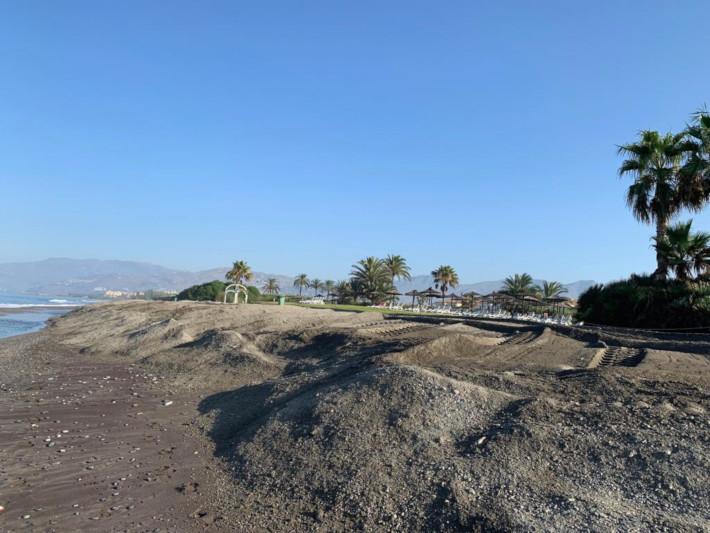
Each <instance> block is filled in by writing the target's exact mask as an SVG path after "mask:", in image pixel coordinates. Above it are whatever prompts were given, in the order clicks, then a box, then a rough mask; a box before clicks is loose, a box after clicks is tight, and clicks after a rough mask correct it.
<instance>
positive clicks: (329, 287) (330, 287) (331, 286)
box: [323, 279, 335, 300]
mask: <svg viewBox="0 0 710 533" xmlns="http://www.w3.org/2000/svg"><path fill="white" fill-rule="evenodd" d="M323 288H324V289H325V291H326V293H327V296H328V299H329V300H330V295H331V294H333V291H334V290H335V282H334V281H333V280H332V279H327V280H325V283H323Z"/></svg>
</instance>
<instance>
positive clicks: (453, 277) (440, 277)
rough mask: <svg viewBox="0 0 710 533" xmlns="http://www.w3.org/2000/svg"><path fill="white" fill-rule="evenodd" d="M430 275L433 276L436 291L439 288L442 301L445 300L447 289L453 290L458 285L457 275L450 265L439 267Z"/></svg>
mask: <svg viewBox="0 0 710 533" xmlns="http://www.w3.org/2000/svg"><path fill="white" fill-rule="evenodd" d="M431 275H432V276H434V283H435V284H436V285H435V287H436V288H437V289H438V288H441V296H442V300H443V299H444V298H446V289H447V288H449V287H451V289H452V290H453V289H455V288H456V286H457V285H458V284H459V275H458V274H457V273H456V270H454V267H452V266H451V265H441V266H440V267H439V268H437V269H436V270H433V271H432V273H431Z"/></svg>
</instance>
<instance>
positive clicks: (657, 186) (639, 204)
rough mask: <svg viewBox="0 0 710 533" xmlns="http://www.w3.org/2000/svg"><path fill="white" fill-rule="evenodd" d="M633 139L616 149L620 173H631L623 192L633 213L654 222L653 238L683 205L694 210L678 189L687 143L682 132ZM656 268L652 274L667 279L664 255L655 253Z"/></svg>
mask: <svg viewBox="0 0 710 533" xmlns="http://www.w3.org/2000/svg"><path fill="white" fill-rule="evenodd" d="M639 135H640V140H639V141H638V142H636V143H630V144H625V145H622V146H619V148H618V153H619V154H620V155H623V156H625V157H626V158H627V159H625V160H624V161H623V162H622V164H621V167H620V168H619V176H620V177H623V176H625V175H627V174H628V175H630V176H632V178H633V180H634V182H633V183H632V184H631V185H630V186H629V188H628V190H627V192H626V204H627V205H628V206H629V208H630V209H631V212H632V213H633V215H634V217H635V218H636V219H637V220H639V221H640V222H643V223H645V224H651V223H655V224H656V236H655V238H656V240H657V241H661V240H663V238H664V237H665V235H666V231H667V230H668V225H669V223H670V220H671V219H672V218H673V217H674V216H675V215H676V214H677V213H678V212H679V211H680V210H681V209H682V208H683V207H687V208H689V209H695V210H697V209H698V207H697V204H696V205H693V204H692V203H691V202H689V201H688V198H683V195H682V194H681V193H680V190H681V188H682V187H681V183H680V182H681V179H682V178H683V176H682V175H681V168H682V166H683V161H684V157H685V156H686V154H687V152H688V149H689V145H688V143H687V142H685V141H686V134H685V132H683V133H679V134H672V133H668V134H666V135H665V136H662V135H660V134H659V133H658V132H657V131H648V130H646V131H642V132H641V133H640V134H639ZM656 263H657V269H656V272H655V273H654V277H655V278H657V279H659V280H664V279H666V273H667V272H668V265H667V264H666V263H665V257H664V256H663V255H662V254H660V253H658V252H657V253H656Z"/></svg>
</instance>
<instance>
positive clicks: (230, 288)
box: [224, 283, 249, 304]
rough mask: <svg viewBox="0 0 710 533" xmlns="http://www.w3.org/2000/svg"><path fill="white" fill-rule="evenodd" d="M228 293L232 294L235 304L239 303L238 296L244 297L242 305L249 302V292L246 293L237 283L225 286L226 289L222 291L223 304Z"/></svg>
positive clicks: (245, 289) (242, 286)
mask: <svg viewBox="0 0 710 533" xmlns="http://www.w3.org/2000/svg"><path fill="white" fill-rule="evenodd" d="M229 293H232V294H234V303H235V304H238V303H239V295H240V294H243V295H244V303H247V302H248V301H249V292H248V291H247V288H246V287H245V286H244V285H240V284H239V283H232V284H231V285H227V287H226V288H225V289H224V303H227V295H228V294H229Z"/></svg>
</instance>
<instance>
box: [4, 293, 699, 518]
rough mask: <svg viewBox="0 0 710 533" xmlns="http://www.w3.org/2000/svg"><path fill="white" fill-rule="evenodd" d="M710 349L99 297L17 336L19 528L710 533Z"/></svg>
mask: <svg viewBox="0 0 710 533" xmlns="http://www.w3.org/2000/svg"><path fill="white" fill-rule="evenodd" d="M708 353H710V337H708V336H703V335H653V334H646V333H644V334H641V333H633V332H629V331H624V330H596V329H594V330H593V329H590V328H565V327H558V328H552V329H550V328H545V327H542V326H530V325H527V324H514V323H500V322H493V321H465V322H463V321H453V320H442V321H438V320H423V321H416V320H411V319H407V320H404V319H385V318H384V317H383V316H382V315H380V314H378V313H350V312H339V311H332V310H325V309H320V310H316V309H306V308H297V307H289V306H287V307H285V308H279V307H277V306H268V305H247V306H245V305H241V306H222V305H214V304H200V303H188V302H115V303H106V304H96V305H92V306H90V307H86V308H81V309H78V310H76V311H73V312H71V313H69V314H68V315H66V316H63V317H61V318H58V319H55V320H53V321H52V323H51V325H50V327H48V328H47V329H45V330H43V331H41V332H38V333H34V334H31V335H26V336H22V337H17V338H11V339H5V340H3V341H0V363H1V364H2V365H3V369H4V373H3V374H2V377H1V378H0V451H1V452H2V457H3V462H2V469H1V470H0V505H3V506H5V507H6V511H4V512H0V530H3V531H21V530H27V531H51V530H56V531H69V530H83V531H154V530H156V529H159V530H161V531H204V530H209V531H221V530H224V531H323V532H325V531H351V530H362V531H511V530H518V531H588V530H593V531H611V530H617V531H655V530H658V531H662V530H664V529H665V530H669V531H704V530H708V529H710V519H709V517H710V494H708V492H709V491H710V489H709V488H708V487H710V484H708V481H710V479H709V478H710V474H708V472H709V470H708V467H709V466H710V426H709V425H708V424H709V421H708V409H709V408H710V394H709V392H710V391H709V389H708V384H709V382H710V373H709V372H708V371H709V370H710V360H709V358H708ZM171 402H172V403H171ZM166 404H167V405H166ZM65 431H66V433H65ZM47 439H49V441H47ZM52 443H53V444H52ZM50 444H51V446H50ZM61 450H64V451H61ZM28 515H29V517H28V518H23V517H27V516H28Z"/></svg>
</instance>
